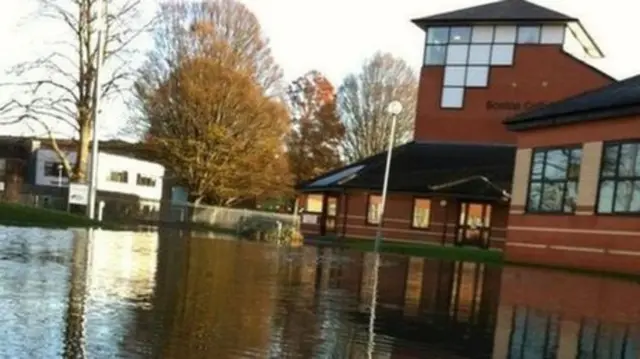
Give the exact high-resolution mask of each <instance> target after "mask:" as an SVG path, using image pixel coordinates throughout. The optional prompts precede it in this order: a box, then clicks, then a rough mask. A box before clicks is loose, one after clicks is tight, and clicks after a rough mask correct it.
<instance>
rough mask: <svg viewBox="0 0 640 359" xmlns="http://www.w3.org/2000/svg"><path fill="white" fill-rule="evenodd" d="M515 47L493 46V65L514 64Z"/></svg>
mask: <svg viewBox="0 0 640 359" xmlns="http://www.w3.org/2000/svg"><path fill="white" fill-rule="evenodd" d="M513 48H514V46H513V45H493V49H491V65H511V64H513Z"/></svg>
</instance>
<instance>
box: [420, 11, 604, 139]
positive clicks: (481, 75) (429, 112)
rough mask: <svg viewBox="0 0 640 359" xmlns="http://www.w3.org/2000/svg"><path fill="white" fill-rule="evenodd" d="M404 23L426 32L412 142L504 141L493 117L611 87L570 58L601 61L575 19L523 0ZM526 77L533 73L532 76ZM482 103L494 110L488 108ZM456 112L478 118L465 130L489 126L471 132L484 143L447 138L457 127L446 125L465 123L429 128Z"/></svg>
mask: <svg viewBox="0 0 640 359" xmlns="http://www.w3.org/2000/svg"><path fill="white" fill-rule="evenodd" d="M412 21H413V23H414V24H416V25H417V26H419V27H420V28H421V29H422V30H423V31H425V33H426V41H425V47H424V58H423V70H422V75H421V80H420V81H421V82H420V93H419V99H418V102H419V103H418V116H417V118H416V129H415V133H416V135H415V137H416V139H425V140H438V139H441V140H462V141H466V140H473V141H476V140H477V141H483V140H484V139H486V140H487V141H497V142H511V140H510V139H511V135H509V134H507V132H506V131H505V130H504V129H503V128H501V127H500V125H499V124H500V123H501V120H502V119H503V116H501V115H500V114H498V113H497V112H496V111H498V112H500V111H503V110H512V111H519V110H525V109H527V108H523V106H525V104H528V105H526V106H532V105H533V104H542V103H546V102H550V101H556V100H561V99H562V98H564V97H568V96H571V95H575V94H577V93H580V92H583V91H586V90H589V89H592V88H594V87H598V86H602V85H604V84H606V83H608V82H609V81H610V80H611V79H610V77H608V76H607V75H604V74H602V73H601V72H599V71H598V70H596V69H594V68H592V67H590V66H589V65H587V64H586V63H584V62H582V61H581V60H579V59H578V58H579V57H584V56H587V57H591V58H601V57H603V56H604V55H603V53H602V51H601V50H600V48H599V47H598V45H597V44H596V43H595V42H594V41H593V39H592V38H591V36H590V35H589V33H588V32H587V31H586V30H585V29H584V27H583V26H582V23H581V22H580V20H578V19H577V18H574V17H571V16H568V15H565V14H562V13H560V12H557V11H554V10H551V9H547V8H545V7H542V6H539V5H536V4H533V3H531V2H528V1H525V0H502V1H497V2H492V3H488V4H484V5H479V6H474V7H470V8H466V9H462V10H457V11H451V12H447V13H443V14H438V15H433V16H428V17H424V18H420V19H415V20H412ZM569 44H572V45H574V44H579V49H580V51H581V52H582V53H583V55H580V56H577V57H576V56H571V55H569V54H568V53H567V51H568V49H567V47H568V45H569ZM545 62H546V63H548V66H547V65H545ZM538 63H539V64H538ZM551 64H553V65H551ZM545 66H546V68H545ZM552 66H555V67H556V69H555V70H554V68H552ZM536 68H539V69H536ZM532 70H533V71H536V70H539V74H535V75H532V74H531V71H532ZM564 70H568V71H569V73H570V74H567V73H562V71H564ZM587 72H588V73H590V74H587V75H586V77H587V78H582V82H583V83H582V84H580V83H578V81H573V80H572V81H573V82H574V83H572V84H561V83H560V82H561V81H560V79H561V78H565V76H567V75H575V76H577V77H582V75H583V74H584V73H587ZM563 81H565V82H566V81H569V80H566V79H564V80H563ZM436 82H437V84H436ZM435 101H437V103H435ZM490 103H497V105H496V106H502V107H499V108H489V107H490V106H489V104H490ZM480 104H482V107H480V106H479V105H480ZM485 104H486V106H485ZM485 107H487V108H485ZM461 110H465V111H466V110H468V111H469V112H471V111H473V115H474V116H476V117H482V118H478V119H474V120H469V121H474V122H473V123H471V124H470V125H471V127H468V129H469V130H472V129H475V128H473V127H475V126H478V124H479V123H480V122H483V123H489V126H488V127H487V126H484V125H483V127H481V128H478V130H480V131H485V134H486V135H487V136H484V137H483V135H482V134H480V133H476V134H459V135H458V134H456V133H454V132H453V131H459V130H460V127H458V128H457V129H455V128H453V127H452V126H460V125H465V126H466V123H464V122H465V121H460V120H457V121H454V122H445V123H437V122H442V121H447V118H448V117H452V116H455V117H456V118H458V119H460V118H462V117H464V116H467V115H469V114H462V113H461ZM486 111H489V112H488V113H487V112H486ZM507 115H512V114H507ZM493 117H495V118H493ZM425 121H429V123H428V124H427V123H426V122H425ZM489 130H490V131H493V132H494V133H493V134H489V133H487V132H486V131H489Z"/></svg>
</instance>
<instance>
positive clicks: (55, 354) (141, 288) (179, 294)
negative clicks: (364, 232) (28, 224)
mask: <svg viewBox="0 0 640 359" xmlns="http://www.w3.org/2000/svg"><path fill="white" fill-rule="evenodd" d="M376 269H377V270H376ZM0 335H1V336H0V358H11V359H19V358H176V359H190V358H214V359H224V358H349V359H360V358H379V359H383V358H384V359H391V358H394V359H399V358H402V359H409V358H436V359H438V358H442V359H449V358H451V359H453V358H456V359H461V358H470V359H481V358H496V359H498V358H512V359H519V358H522V359H546V358H561V359H574V358H579V359H585V358H589V359H599V358H608V359H609V358H616V359H631V358H640V285H639V284H637V283H633V282H625V281H617V280H613V279H603V278H596V277H586V276H578V275H570V274H566V273H559V272H552V271H543V270H533V269H522V268H500V267H492V266H487V265H482V264H475V263H462V262H443V261H438V260H432V259H425V258H416V257H405V256H394V255H380V256H376V255H375V254H372V253H363V252H357V251H346V250H337V249H330V248H318V247H311V246H308V247H304V248H300V249H290V250H286V249H280V250H278V249H276V248H274V247H272V246H269V245H265V244H260V243H252V242H246V241H236V240H232V239H228V238H227V239H225V238H206V237H198V238H194V237H184V236H180V235H178V234H176V233H171V232H162V233H161V234H158V233H154V232H148V233H134V232H109V231H98V230H96V231H91V232H88V231H85V230H78V231H52V230H44V229H34V228H23V229H19V228H10V227H0Z"/></svg>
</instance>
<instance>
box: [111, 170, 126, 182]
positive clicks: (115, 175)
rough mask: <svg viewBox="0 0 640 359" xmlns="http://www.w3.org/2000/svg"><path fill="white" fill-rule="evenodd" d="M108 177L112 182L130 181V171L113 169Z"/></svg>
mask: <svg viewBox="0 0 640 359" xmlns="http://www.w3.org/2000/svg"><path fill="white" fill-rule="evenodd" d="M107 179H108V180H109V181H111V182H119V183H128V182H129V172H127V171H111V172H110V173H109V177H107Z"/></svg>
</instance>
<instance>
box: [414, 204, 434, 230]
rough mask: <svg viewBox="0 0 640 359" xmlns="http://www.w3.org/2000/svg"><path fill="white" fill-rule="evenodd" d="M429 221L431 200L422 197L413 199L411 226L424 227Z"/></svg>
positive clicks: (427, 226)
mask: <svg viewBox="0 0 640 359" xmlns="http://www.w3.org/2000/svg"><path fill="white" fill-rule="evenodd" d="M430 222H431V201H430V200H428V199H423V198H416V199H414V200H413V219H412V221H411V227H413V228H420V229H426V228H429V224H430Z"/></svg>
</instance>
